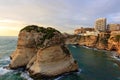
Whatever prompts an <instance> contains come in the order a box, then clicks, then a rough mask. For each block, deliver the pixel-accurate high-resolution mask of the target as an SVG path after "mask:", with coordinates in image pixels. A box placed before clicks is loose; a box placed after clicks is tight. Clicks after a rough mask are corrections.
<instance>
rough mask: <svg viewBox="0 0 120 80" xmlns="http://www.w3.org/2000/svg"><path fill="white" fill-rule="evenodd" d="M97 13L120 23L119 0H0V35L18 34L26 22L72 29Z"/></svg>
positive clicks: (87, 23)
mask: <svg viewBox="0 0 120 80" xmlns="http://www.w3.org/2000/svg"><path fill="white" fill-rule="evenodd" d="M100 17H104V18H107V23H120V0H0V36H17V35H18V33H19V30H20V29H22V28H23V27H25V26H27V25H39V26H44V27H54V28H56V29H58V30H60V31H61V32H68V33H73V31H74V29H76V28H80V27H82V26H84V27H93V26H94V22H95V20H96V19H97V18H100Z"/></svg>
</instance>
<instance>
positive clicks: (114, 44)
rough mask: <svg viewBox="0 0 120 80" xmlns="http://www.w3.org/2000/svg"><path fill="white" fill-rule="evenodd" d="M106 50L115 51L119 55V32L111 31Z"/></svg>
mask: <svg viewBox="0 0 120 80" xmlns="http://www.w3.org/2000/svg"><path fill="white" fill-rule="evenodd" d="M108 50H114V51H117V52H118V55H119V56H120V33H114V32H113V33H111V36H110V38H109V40H108Z"/></svg>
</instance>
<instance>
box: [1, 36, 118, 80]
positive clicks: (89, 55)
mask: <svg viewBox="0 0 120 80" xmlns="http://www.w3.org/2000/svg"><path fill="white" fill-rule="evenodd" d="M16 45H17V37H0V80H33V79H32V78H30V77H29V76H28V73H27V72H23V71H21V70H7V69H4V68H3V67H4V66H7V65H8V64H9V63H10V59H9V56H10V54H11V53H12V52H13V51H14V50H15V48H16ZM68 48H69V50H70V52H71V53H72V55H73V57H74V58H75V60H77V62H78V65H79V72H73V73H70V74H65V75H62V76H59V77H58V78H56V79H54V80H120V66H118V64H117V63H115V61H116V60H115V59H114V58H112V57H111V52H108V51H100V50H97V49H90V48H87V47H80V46H74V45H68Z"/></svg>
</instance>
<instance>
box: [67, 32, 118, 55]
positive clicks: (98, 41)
mask: <svg viewBox="0 0 120 80" xmlns="http://www.w3.org/2000/svg"><path fill="white" fill-rule="evenodd" d="M66 42H68V43H71V44H74V43H75V44H79V45H81V46H87V47H92V48H97V49H101V50H110V51H113V50H114V51H117V52H118V55H120V31H112V32H111V33H105V32H101V33H99V35H98V36H93V35H89V36H82V35H78V36H74V37H72V38H68V39H67V41H66Z"/></svg>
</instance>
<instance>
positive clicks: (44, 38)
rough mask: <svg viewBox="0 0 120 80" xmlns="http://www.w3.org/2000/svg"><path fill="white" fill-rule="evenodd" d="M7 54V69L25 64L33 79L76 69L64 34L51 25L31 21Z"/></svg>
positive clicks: (75, 63)
mask: <svg viewBox="0 0 120 80" xmlns="http://www.w3.org/2000/svg"><path fill="white" fill-rule="evenodd" d="M10 58H11V62H10V64H9V68H10V69H18V68H21V67H22V68H25V69H26V70H27V71H28V72H29V74H30V76H31V77H32V78H35V79H37V78H44V77H45V78H46V77H48V78H49V77H55V76H59V75H62V74H64V73H69V72H74V71H78V69H79V67H78V64H77V62H76V60H74V58H73V57H72V55H71V53H70V52H69V50H68V49H67V47H66V45H65V40H64V36H63V34H61V33H60V32H59V31H58V30H56V29H54V28H51V27H48V28H44V27H38V26H36V25H30V26H26V27H25V28H23V29H22V30H21V31H20V33H19V36H18V42H17V48H16V50H15V51H14V52H13V53H12V54H11V55H10Z"/></svg>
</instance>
